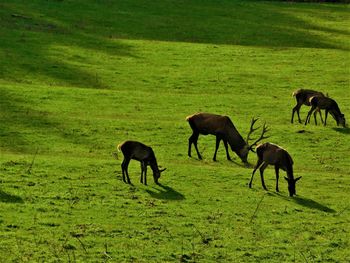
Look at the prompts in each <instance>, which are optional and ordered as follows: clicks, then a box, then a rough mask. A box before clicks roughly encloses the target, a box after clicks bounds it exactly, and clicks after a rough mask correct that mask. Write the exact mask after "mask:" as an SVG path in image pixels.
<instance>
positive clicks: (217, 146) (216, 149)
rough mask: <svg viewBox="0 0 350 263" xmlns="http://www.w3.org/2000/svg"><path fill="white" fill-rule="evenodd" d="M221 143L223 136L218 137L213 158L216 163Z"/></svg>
mask: <svg viewBox="0 0 350 263" xmlns="http://www.w3.org/2000/svg"><path fill="white" fill-rule="evenodd" d="M220 141H221V136H219V135H216V144H215V152H214V157H213V161H215V162H216V153H217V152H218V149H219V145H220Z"/></svg>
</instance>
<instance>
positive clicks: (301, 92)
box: [291, 89, 326, 124]
mask: <svg viewBox="0 0 350 263" xmlns="http://www.w3.org/2000/svg"><path fill="white" fill-rule="evenodd" d="M292 95H293V97H295V99H296V101H297V105H295V107H294V108H293V112H292V119H291V123H293V119H294V113H295V112H297V114H298V120H299V123H301V119H300V114H299V111H300V107H301V106H302V105H306V106H311V104H310V98H311V97H314V96H318V97H326V96H325V95H324V94H323V93H322V92H320V91H316V90H311V89H298V90H296V91H294V92H293V94H292ZM317 112H319V114H320V117H321V122H322V123H323V119H322V114H321V111H320V109H317V110H316V111H315V112H314V118H315V123H316V124H317V121H316V113H317Z"/></svg>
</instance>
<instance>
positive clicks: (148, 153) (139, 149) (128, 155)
mask: <svg viewBox="0 0 350 263" xmlns="http://www.w3.org/2000/svg"><path fill="white" fill-rule="evenodd" d="M118 150H119V151H121V152H122V153H123V155H124V160H123V162H122V164H121V167H122V173H123V181H124V183H128V184H131V181H130V178H129V173H128V166H129V162H130V160H137V161H139V162H140V163H141V179H140V182H141V183H143V184H145V185H147V166H148V165H149V166H150V167H151V169H152V171H153V179H154V182H155V183H156V184H159V183H158V180H159V178H160V175H161V173H162V172H163V171H165V170H166V168H164V169H161V170H160V169H159V167H158V164H157V160H156V156H155V155H154V152H153V149H152V148H151V147H149V146H146V145H145V144H143V143H141V142H137V141H125V142H123V143H121V144H119V145H118Z"/></svg>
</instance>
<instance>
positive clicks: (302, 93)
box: [293, 89, 325, 106]
mask: <svg viewBox="0 0 350 263" xmlns="http://www.w3.org/2000/svg"><path fill="white" fill-rule="evenodd" d="M293 96H295V98H296V100H297V101H298V102H299V103H303V104H305V105H307V106H311V104H310V98H311V97H314V96H318V97H325V96H324V94H323V93H322V92H320V91H316V90H311V89H299V90H297V91H294V92H293Z"/></svg>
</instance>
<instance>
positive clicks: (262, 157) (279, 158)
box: [249, 142, 301, 196]
mask: <svg viewBox="0 0 350 263" xmlns="http://www.w3.org/2000/svg"><path fill="white" fill-rule="evenodd" d="M256 154H257V156H258V162H257V164H256V165H255V167H254V170H253V173H252V178H251V179H250V182H249V188H252V182H253V177H254V173H255V171H256V170H257V169H258V168H259V167H260V176H261V184H262V186H263V188H264V189H265V190H267V188H266V185H265V181H264V170H265V169H266V167H267V166H268V165H269V164H271V165H274V166H275V172H276V191H277V192H279V189H278V179H279V169H280V168H281V169H282V170H283V171H286V172H287V177H284V179H286V180H287V182H288V191H289V195H290V196H293V195H295V194H296V191H295V183H296V182H297V181H298V180H299V179H300V178H301V176H300V177H298V178H295V179H294V177H293V160H292V157H290V155H289V153H288V152H287V151H286V150H285V149H283V148H281V147H279V146H278V145H276V144H273V143H269V142H267V143H264V144H260V145H258V146H257V147H256Z"/></svg>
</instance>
